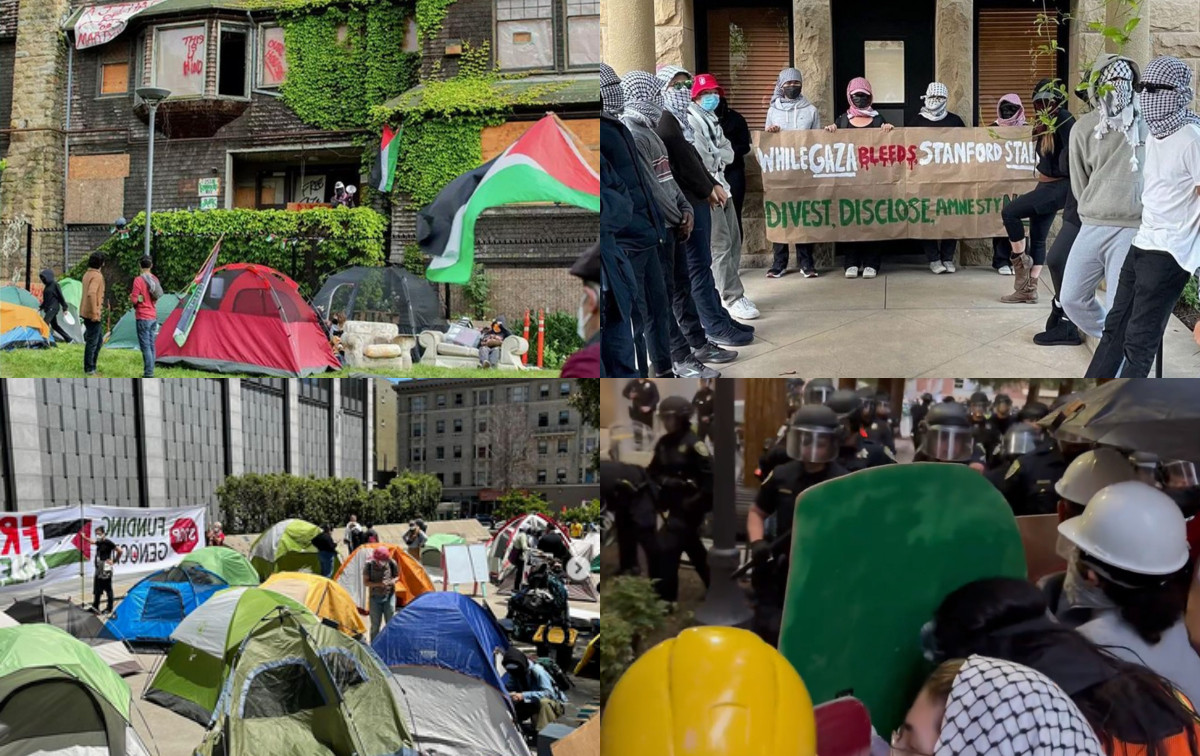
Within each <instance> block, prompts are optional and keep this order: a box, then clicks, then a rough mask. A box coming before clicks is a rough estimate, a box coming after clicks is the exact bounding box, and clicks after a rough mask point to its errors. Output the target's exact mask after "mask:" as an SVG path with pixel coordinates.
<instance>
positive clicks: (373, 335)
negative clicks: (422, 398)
mask: <svg viewBox="0 0 1200 756" xmlns="http://www.w3.org/2000/svg"><path fill="white" fill-rule="evenodd" d="M414 346H416V339H415V338H414V337H412V336H401V335H400V329H399V328H397V327H396V324H395V323H373V322H370V321H366V320H347V321H346V325H345V326H344V328H343V329H342V349H343V352H344V355H343V359H344V360H345V362H346V366H347V367H354V368H375V369H379V370H410V369H412V348H413V347H414Z"/></svg>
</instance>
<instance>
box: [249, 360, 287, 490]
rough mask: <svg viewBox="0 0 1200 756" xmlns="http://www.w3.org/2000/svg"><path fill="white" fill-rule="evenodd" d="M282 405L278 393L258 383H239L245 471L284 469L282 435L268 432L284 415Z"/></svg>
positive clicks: (280, 394)
mask: <svg viewBox="0 0 1200 756" xmlns="http://www.w3.org/2000/svg"><path fill="white" fill-rule="evenodd" d="M280 384H282V381H280ZM280 387H282V385H281V386H280ZM285 406H286V405H285V398H284V395H283V394H282V393H281V392H278V391H274V390H271V388H270V387H269V386H266V385H263V384H260V383H254V382H250V381H243V382H242V448H243V454H244V459H245V471H246V472H248V473H269V472H285V471H286V470H287V460H286V458H285V457H284V435H283V434H281V433H275V432H272V429H273V428H275V427H276V425H277V423H279V422H280V419H281V418H283V417H284V416H285V415H286V412H285Z"/></svg>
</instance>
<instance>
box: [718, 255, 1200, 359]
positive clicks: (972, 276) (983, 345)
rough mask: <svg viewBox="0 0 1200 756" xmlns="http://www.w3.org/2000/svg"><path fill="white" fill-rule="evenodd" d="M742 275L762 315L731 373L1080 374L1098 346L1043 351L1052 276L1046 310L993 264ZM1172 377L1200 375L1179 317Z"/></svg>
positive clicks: (1172, 334)
mask: <svg viewBox="0 0 1200 756" xmlns="http://www.w3.org/2000/svg"><path fill="white" fill-rule="evenodd" d="M765 273H766V271H764V270H762V269H757V268H756V269H746V270H744V271H742V282H743V283H744V285H745V287H746V295H747V296H748V297H750V299H752V300H753V301H754V303H755V304H756V305H758V308H759V310H760V311H761V312H762V317H760V318H759V319H758V320H756V321H753V325H754V327H755V331H756V332H755V340H754V342H753V343H751V344H750V345H749V346H746V347H740V348H738V352H739V355H738V359H737V360H735V361H734V362H731V363H728V364H725V365H719V366H716V367H717V368H718V369H719V370H721V373H722V375H724V376H728V377H761V378H768V377H777V376H781V375H792V374H795V375H798V376H810V375H834V376H839V375H840V376H857V377H864V376H876V377H878V376H888V377H904V378H921V377H927V378H943V377H947V376H955V377H971V378H1014V377H1016V378H1079V377H1082V376H1083V374H1084V372H1085V371H1086V370H1087V366H1088V363H1089V362H1090V361H1091V356H1092V352H1091V348H1090V347H1089V346H1088V345H1084V346H1078V347H1069V346H1059V347H1041V346H1037V345H1036V344H1034V343H1033V336H1034V334H1036V333H1038V332H1040V331H1041V330H1043V328H1044V327H1045V322H1046V318H1047V316H1048V315H1049V314H1050V299H1051V296H1052V292H1051V289H1050V282H1049V275H1048V274H1046V275H1044V276H1043V278H1044V279H1045V280H1044V281H1043V283H1042V284H1041V287H1042V289H1041V292H1040V302H1039V303H1038V304H1036V305H1028V304H1022V305H1011V304H1004V303H1002V302H1001V301H1000V297H1001V296H1002V295H1004V294H1007V293H1009V292H1011V291H1012V282H1013V279H1012V278H1011V277H1009V276H999V275H997V274H996V273H995V272H994V271H993V270H992V269H991V268H977V267H973V268H966V269H962V268H960V269H959V271H958V272H957V273H954V274H942V275H940V276H935V275H933V274H932V273H930V272H929V269H928V268H926V267H925V266H924V265H920V266H917V265H903V266H895V267H892V268H891V269H890V270H887V271H886V272H885V273H883V274H882V275H880V276H878V277H877V278H875V279H874V280H869V281H868V280H864V279H862V278H858V279H853V280H848V279H846V278H844V277H843V276H842V271H841V270H840V269H838V270H832V271H822V274H821V276H820V277H819V278H815V279H813V278H809V279H806V278H804V277H803V276H801V275H800V274H799V273H790V274H789V275H787V276H785V277H784V278H782V279H768V278H766V277H765ZM1165 350H1166V351H1165V355H1166V356H1165V358H1164V360H1163V362H1164V365H1165V370H1164V372H1163V374H1164V376H1166V377H1185V376H1190V377H1194V376H1196V375H1198V374H1200V349H1198V348H1197V347H1196V344H1195V342H1194V341H1193V340H1192V336H1191V333H1190V332H1188V331H1187V330H1186V329H1185V328H1184V327H1183V324H1182V323H1180V322H1179V321H1178V320H1175V319H1174V318H1173V319H1172V325H1171V327H1169V328H1168V332H1167V334H1166V346H1165Z"/></svg>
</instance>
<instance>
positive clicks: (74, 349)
mask: <svg viewBox="0 0 1200 756" xmlns="http://www.w3.org/2000/svg"><path fill="white" fill-rule="evenodd" d="M97 367H98V368H99V376H100V377H101V378H140V377H141V376H142V353H141V352H139V351H138V350H136V349H101V350H100V358H99V360H97ZM352 375H355V376H357V375H379V376H392V377H401V378H483V377H485V376H486V377H492V376H511V377H514V378H515V377H517V376H518V375H528V376H529V377H531V378H532V377H534V376H538V377H541V376H545V377H557V376H558V371H557V370H530V371H528V372H527V373H517V372H514V371H511V370H478V369H471V368H442V367H431V366H428V365H413V368H412V370H410V371H408V372H404V373H398V372H395V371H388V370H365V369H362V368H346V369H344V370H339V371H338V372H336V373H333V372H329V373H320V374H319V375H317V376H316V377H318V378H348V377H350V376H352ZM154 376H155V377H156V378H243V377H247V376H244V375H241V374H236V373H211V372H208V371H206V370H192V369H190V368H180V367H167V366H165V365H159V366H157V367H156V368H155V369H154ZM82 377H83V345H82V344H62V345H60V346H56V347H53V348H51V349H14V350H12V351H9V352H0V378H82Z"/></svg>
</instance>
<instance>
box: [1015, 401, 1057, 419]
mask: <svg viewBox="0 0 1200 756" xmlns="http://www.w3.org/2000/svg"><path fill="white" fill-rule="evenodd" d="M1049 414H1050V408H1049V407H1047V406H1046V405H1045V404H1043V403H1041V402H1028V403H1026V405H1025V406H1024V407H1022V408H1021V411H1020V412H1018V413H1017V419H1018V420H1020V421H1021V422H1024V423H1037V422H1038V421H1039V420H1041V419H1042V418H1043V417H1045V416H1046V415H1049Z"/></svg>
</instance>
